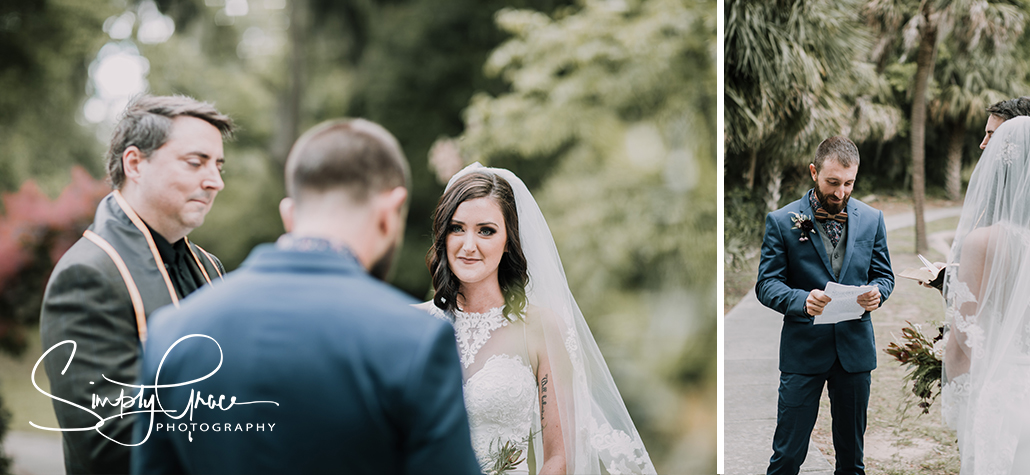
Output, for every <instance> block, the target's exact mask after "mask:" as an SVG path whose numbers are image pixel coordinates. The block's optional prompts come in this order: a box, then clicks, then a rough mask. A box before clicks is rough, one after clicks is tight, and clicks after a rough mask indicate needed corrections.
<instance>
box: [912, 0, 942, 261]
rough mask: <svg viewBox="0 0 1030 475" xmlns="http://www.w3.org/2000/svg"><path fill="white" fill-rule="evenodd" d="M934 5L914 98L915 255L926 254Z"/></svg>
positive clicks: (928, 11)
mask: <svg viewBox="0 0 1030 475" xmlns="http://www.w3.org/2000/svg"><path fill="white" fill-rule="evenodd" d="M930 3H931V2H924V3H923V12H922V13H923V16H924V17H926V25H925V26H924V27H923V31H922V34H921V35H920V38H919V53H918V54H917V56H916V81H915V86H914V88H913V92H912V93H913V95H914V97H913V98H912V207H913V208H914V211H915V218H916V252H917V253H922V252H925V251H926V250H927V249H928V248H929V246H928V245H927V242H926V221H925V220H924V219H923V208H924V205H925V201H926V147H925V144H926V89H927V84H928V83H929V82H930V76H931V75H932V74H933V61H934V56H935V55H936V53H937V48H936V45H937V24H936V23H935V22H934V21H933V16H932V13H933V11H932V10H933V7H932V6H931V5H930Z"/></svg>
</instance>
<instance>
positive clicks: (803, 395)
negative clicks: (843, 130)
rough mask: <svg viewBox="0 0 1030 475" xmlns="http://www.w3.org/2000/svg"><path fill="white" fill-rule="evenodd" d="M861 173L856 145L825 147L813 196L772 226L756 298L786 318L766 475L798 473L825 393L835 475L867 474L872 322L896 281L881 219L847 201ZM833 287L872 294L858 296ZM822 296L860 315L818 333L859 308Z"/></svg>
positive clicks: (815, 170)
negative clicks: (830, 316) (841, 311)
mask: <svg viewBox="0 0 1030 475" xmlns="http://www.w3.org/2000/svg"><path fill="white" fill-rule="evenodd" d="M858 164H859V157H858V148H857V147H855V144H854V143H852V142H851V141H850V140H848V139H847V138H845V137H830V138H828V139H826V140H824V141H823V142H822V143H821V144H819V148H818V149H817V150H816V154H815V160H814V162H813V163H812V164H810V165H809V170H810V172H811V173H812V179H813V180H814V181H815V188H813V189H812V190H810V191H809V192H808V193H806V194H805V196H804V197H803V198H801V199H800V200H798V201H795V202H793V203H790V204H789V205H787V206H784V207H783V208H781V209H779V210H777V211H774V212H772V213H769V215H768V216H767V217H766V221H765V237H764V239H763V242H762V258H761V264H760V266H759V269H758V283H757V284H756V285H755V292H756V293H757V295H758V299H759V300H760V301H761V302H762V304H764V305H765V306H767V307H769V308H771V309H773V310H776V311H777V312H779V313H781V314H783V329H782V331H781V333H780V365H779V366H780V388H779V401H778V408H777V409H778V412H777V416H776V433H775V435H774V436H773V456H772V458H771V459H770V461H769V469H768V471H767V473H769V474H797V473H798V472H799V471H800V469H801V464H802V462H804V461H805V454H807V452H808V442H809V439H810V438H811V434H812V427H813V426H814V425H815V421H816V416H817V415H818V412H819V397H820V395H821V394H822V390H823V385H824V384H825V385H826V386H827V388H828V391H829V395H830V415H831V416H832V419H833V447H834V452H835V455H836V459H837V467H836V472H835V473H837V474H864V473H865V466H864V464H863V462H862V446H863V437H864V434H865V427H866V406H867V405H868V403H869V382H870V374H869V373H870V371H872V370H873V369H874V368H876V347H875V344H874V341H873V324H872V320H871V317H870V312H871V311H873V310H875V309H877V308H879V306H880V305H881V304H882V303H883V301H885V300H887V297H888V296H889V295H890V293H891V290H892V289H893V288H894V275H893V273H892V272H891V263H890V255H889V254H888V252H887V230H886V227H885V225H884V222H883V213H882V212H880V211H878V210H875V209H873V208H871V207H869V206H868V205H866V204H864V203H862V202H860V201H858V200H852V199H850V198H851V190H852V188H853V187H854V183H855V176H856V175H857V174H858ZM830 284H833V285H830ZM836 284H841V285H843V286H866V285H868V286H871V287H872V290H869V291H867V292H863V293H860V294H858V295H857V296H855V292H847V291H846V290H845V291H842V290H841V287H840V286H838V285H836ZM828 285H829V286H830V287H832V288H833V290H828V287H827V286H828ZM847 288H851V287H846V288H845V289H847ZM824 291H828V292H830V293H833V292H836V294H835V295H838V298H844V297H841V295H849V296H851V298H854V299H855V301H854V304H857V306H858V307H860V309H859V310H857V311H855V314H854V315H847V314H845V315H837V316H835V318H833V319H831V320H829V321H836V323H821V322H820V320H822V319H817V318H816V317H818V316H820V315H822V314H823V313H824V311H827V312H829V311H835V312H836V311H837V310H834V308H833V307H838V308H843V309H847V307H852V308H854V307H855V305H853V303H852V302H844V301H840V302H834V305H831V306H829V307H828V305H829V304H830V303H831V302H833V299H832V298H831V296H829V295H827V292H824ZM843 303H846V304H848V305H845V306H842V305H840V304H843ZM844 311H845V313H846V310H844Z"/></svg>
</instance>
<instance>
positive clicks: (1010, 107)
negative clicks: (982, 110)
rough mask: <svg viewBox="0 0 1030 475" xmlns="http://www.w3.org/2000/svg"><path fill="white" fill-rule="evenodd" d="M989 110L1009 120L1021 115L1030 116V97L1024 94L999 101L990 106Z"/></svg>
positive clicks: (992, 113)
mask: <svg viewBox="0 0 1030 475" xmlns="http://www.w3.org/2000/svg"><path fill="white" fill-rule="evenodd" d="M987 112H988V113H990V114H991V115H996V116H998V117H1001V119H1002V120H1009V119H1011V118H1013V117H1019V116H1021V115H1026V116H1030V97H1027V96H1022V97H1017V98H1015V99H1008V100H1004V101H1001V102H997V103H995V104H992V105H991V107H988V108H987Z"/></svg>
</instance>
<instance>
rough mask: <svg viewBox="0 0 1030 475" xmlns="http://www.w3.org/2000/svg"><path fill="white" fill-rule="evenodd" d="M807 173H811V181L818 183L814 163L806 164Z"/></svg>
mask: <svg viewBox="0 0 1030 475" xmlns="http://www.w3.org/2000/svg"><path fill="white" fill-rule="evenodd" d="M808 171H810V172H812V181H819V179H818V177H819V172H818V171H816V169H815V164H814V163H809V164H808Z"/></svg>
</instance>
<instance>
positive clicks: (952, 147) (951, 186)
mask: <svg viewBox="0 0 1030 475" xmlns="http://www.w3.org/2000/svg"><path fill="white" fill-rule="evenodd" d="M950 132H951V138H950V139H949V141H948V166H947V181H946V182H945V189H946V190H947V191H948V199H950V200H951V201H959V200H961V199H962V147H963V146H964V145H965V141H966V123H965V122H963V121H959V122H956V123H954V124H952V126H951V130H950Z"/></svg>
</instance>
